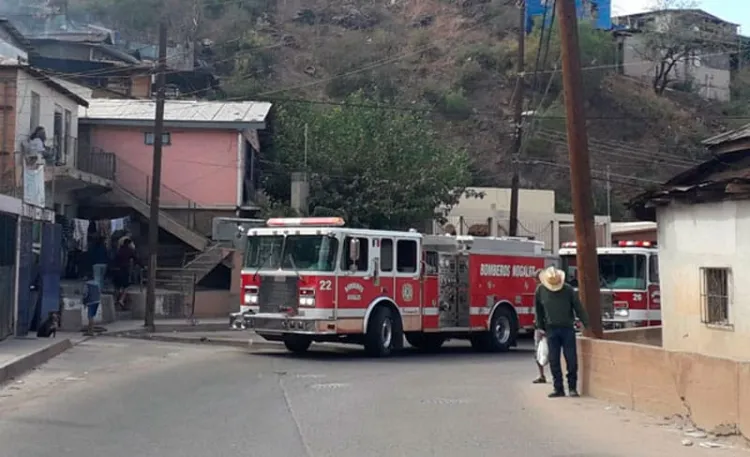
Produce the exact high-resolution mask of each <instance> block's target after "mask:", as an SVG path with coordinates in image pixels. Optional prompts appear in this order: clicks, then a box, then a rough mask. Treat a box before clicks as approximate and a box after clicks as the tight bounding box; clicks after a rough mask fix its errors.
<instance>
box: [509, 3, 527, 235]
mask: <svg viewBox="0 0 750 457" xmlns="http://www.w3.org/2000/svg"><path fill="white" fill-rule="evenodd" d="M519 3H520V4H519V7H520V8H519V9H520V13H519V21H518V62H517V66H516V72H517V73H518V74H517V75H516V90H515V91H514V93H515V94H516V98H515V100H514V107H513V155H512V156H511V167H512V168H513V178H511V182H510V221H509V223H508V235H510V236H518V193H519V189H518V186H519V185H520V183H519V181H520V176H519V167H520V163H519V160H520V158H521V157H520V155H521V144H522V140H523V99H524V71H525V69H526V68H525V66H524V62H525V55H526V0H520V2H519Z"/></svg>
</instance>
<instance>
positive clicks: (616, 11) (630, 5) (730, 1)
mask: <svg viewBox="0 0 750 457" xmlns="http://www.w3.org/2000/svg"><path fill="white" fill-rule="evenodd" d="M655 3H656V2H654V0H612V16H617V15H621V14H634V13H640V12H643V11H648V10H649V9H652V7H653V5H654V4H655ZM696 4H697V5H696V6H697V7H698V8H700V9H702V10H704V11H706V12H708V13H711V14H713V15H714V16H718V17H720V18H721V19H723V20H725V21H727V22H734V23H736V24H739V25H740V26H741V29H740V33H742V34H743V35H750V1H748V0H697V1H696Z"/></svg>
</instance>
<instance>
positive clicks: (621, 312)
mask: <svg viewBox="0 0 750 457" xmlns="http://www.w3.org/2000/svg"><path fill="white" fill-rule="evenodd" d="M615 316H617V317H626V318H627V317H630V311H629V310H627V309H616V310H615Z"/></svg>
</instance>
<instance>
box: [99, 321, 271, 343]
mask: <svg viewBox="0 0 750 457" xmlns="http://www.w3.org/2000/svg"><path fill="white" fill-rule="evenodd" d="M102 335H103V336H119V337H128V338H139V339H144V340H151V341H163V342H168V343H187V344H211V345H217V346H231V347H238V348H243V349H245V348H250V349H278V348H281V347H283V346H281V344H280V343H274V342H270V341H266V340H265V339H263V338H262V337H260V336H258V335H257V334H256V333H255V332H252V331H250V330H230V329H229V321H228V319H204V320H199V321H198V322H197V323H195V324H193V323H191V322H189V321H187V320H184V319H169V320H166V319H165V320H157V321H156V332H153V333H150V332H147V331H146V329H145V328H144V327H143V321H140V320H139V321H120V322H115V323H113V324H108V325H107V332H106V333H103V334H102Z"/></svg>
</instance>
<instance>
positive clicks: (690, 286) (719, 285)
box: [630, 125, 750, 360]
mask: <svg viewBox="0 0 750 457" xmlns="http://www.w3.org/2000/svg"><path fill="white" fill-rule="evenodd" d="M704 145H705V146H706V148H707V149H708V151H709V152H712V153H713V157H712V158H711V159H710V160H707V161H706V162H703V163H701V164H700V165H697V166H696V167H694V168H692V169H690V170H687V171H685V172H684V173H681V174H679V175H677V176H675V177H673V178H672V179H670V180H669V181H667V182H666V183H665V184H664V185H662V186H661V187H660V188H658V189H655V190H652V191H649V192H646V193H644V194H642V195H639V196H638V197H636V198H635V199H634V200H633V201H631V202H630V207H631V209H632V210H633V212H634V213H635V214H636V215H637V216H638V217H639V218H641V219H645V220H650V221H656V223H657V231H658V241H659V245H658V246H659V270H660V278H661V302H662V322H663V345H664V348H665V349H668V350H675V351H684V352H694V353H699V354H704V355H708V356H716V357H730V358H735V359H740V360H750V281H747V280H746V278H750V262H748V258H749V257H750V236H747V234H748V233H750V125H748V126H746V127H743V128H741V129H737V130H734V131H731V132H727V133H724V134H722V135H718V136H716V137H713V138H709V139H708V140H705V141H704Z"/></svg>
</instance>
